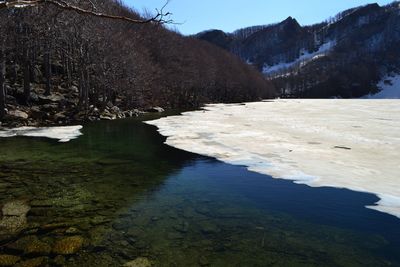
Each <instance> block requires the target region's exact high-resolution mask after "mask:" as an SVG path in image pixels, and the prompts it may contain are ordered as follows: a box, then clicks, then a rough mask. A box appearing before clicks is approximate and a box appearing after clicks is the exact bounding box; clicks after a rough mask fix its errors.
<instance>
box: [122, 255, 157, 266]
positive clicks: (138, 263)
mask: <svg viewBox="0 0 400 267" xmlns="http://www.w3.org/2000/svg"><path fill="white" fill-rule="evenodd" d="M123 266H124V267H151V266H153V263H152V262H151V261H150V260H149V259H147V258H144V257H139V258H137V259H135V260H133V261H130V262H127V263H125V264H124V265H123Z"/></svg>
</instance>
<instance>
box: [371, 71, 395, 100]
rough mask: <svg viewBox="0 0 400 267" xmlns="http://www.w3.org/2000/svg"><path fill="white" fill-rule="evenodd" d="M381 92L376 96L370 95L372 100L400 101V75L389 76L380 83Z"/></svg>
mask: <svg viewBox="0 0 400 267" xmlns="http://www.w3.org/2000/svg"><path fill="white" fill-rule="evenodd" d="M378 88H379V89H380V90H381V91H380V92H378V93H377V94H375V95H368V96H366V97H365V98H370V99H385V98H386V99H400V74H393V75H387V76H386V77H384V78H383V79H382V80H381V81H380V82H379V83H378Z"/></svg>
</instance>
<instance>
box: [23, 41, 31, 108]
mask: <svg viewBox="0 0 400 267" xmlns="http://www.w3.org/2000/svg"><path fill="white" fill-rule="evenodd" d="M23 57H24V60H23V64H24V67H23V68H24V99H25V103H26V104H28V103H29V98H30V95H31V76H30V73H31V71H30V70H31V66H30V65H31V64H30V62H29V57H28V48H26V47H24V53H23Z"/></svg>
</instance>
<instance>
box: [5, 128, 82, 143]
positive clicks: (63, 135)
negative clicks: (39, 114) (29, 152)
mask: <svg viewBox="0 0 400 267" xmlns="http://www.w3.org/2000/svg"><path fill="white" fill-rule="evenodd" d="M82 128H83V127H82V126H81V125H77V126H63V127H42V128H36V127H20V128H13V129H1V130H0V137H14V136H29V137H45V138H50V139H57V140H58V141H59V142H62V143H65V142H69V141H71V140H72V139H76V138H78V137H79V136H81V135H82V133H81V129H82Z"/></svg>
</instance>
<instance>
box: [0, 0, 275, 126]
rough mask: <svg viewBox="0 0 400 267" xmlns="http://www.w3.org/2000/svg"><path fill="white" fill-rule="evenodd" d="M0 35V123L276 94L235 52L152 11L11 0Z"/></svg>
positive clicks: (95, 2)
mask: <svg viewBox="0 0 400 267" xmlns="http://www.w3.org/2000/svg"><path fill="white" fill-rule="evenodd" d="M0 2H1V1H0ZM6 2H7V1H6ZM9 2H12V1H9ZM44 2H46V1H44ZM60 3H67V4H68V5H73V6H75V7H78V8H80V9H82V10H88V11H92V10H95V11H96V12H97V13H99V12H101V13H102V14H112V15H113V16H119V17H125V18H129V19H131V20H138V21H144V20H146V18H147V17H149V16H140V15H139V14H138V13H137V12H135V11H134V10H132V9H130V8H128V7H126V6H124V4H123V3H122V2H120V1H114V0H91V1H77V0H71V1H66V2H64V1H60ZM0 35H1V37H2V38H1V40H0V118H1V120H2V121H3V126H4V125H11V126H16V125H21V124H22V125H37V124H52V123H53V122H56V123H62V124H68V123H71V122H73V121H80V120H86V119H90V120H95V119H98V118H100V117H102V118H106V119H109V118H115V117H125V116H128V114H129V115H132V112H131V111H132V110H136V109H140V110H146V109H149V108H151V107H155V106H161V107H163V108H193V107H198V106H200V105H202V104H204V103H209V102H238V101H251V100H258V99H261V98H268V97H272V96H274V88H273V85H272V83H270V82H269V81H267V80H266V79H265V78H264V77H263V76H262V75H261V74H260V73H259V72H258V71H257V70H256V69H255V68H253V67H252V66H249V65H247V64H244V63H243V62H242V61H241V60H240V59H239V58H238V57H236V56H234V55H232V54H230V53H229V52H227V51H225V50H223V49H220V48H218V47H215V46H214V45H211V44H209V43H208V42H204V41H200V40H197V39H196V38H193V37H184V36H182V35H181V34H179V33H176V32H173V31H170V30H168V29H166V28H165V27H164V26H163V25H162V23H157V21H156V22H154V21H150V22H148V23H134V22H130V21H128V20H119V19H109V18H101V17H97V16H90V15H86V14H80V13H78V12H74V11H73V10H68V9H63V8H59V7H57V6H56V5H46V4H42V5H35V6H23V5H22V6H21V5H17V6H15V5H14V6H13V7H9V8H2V9H1V10H0ZM123 111H129V113H124V112H123Z"/></svg>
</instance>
